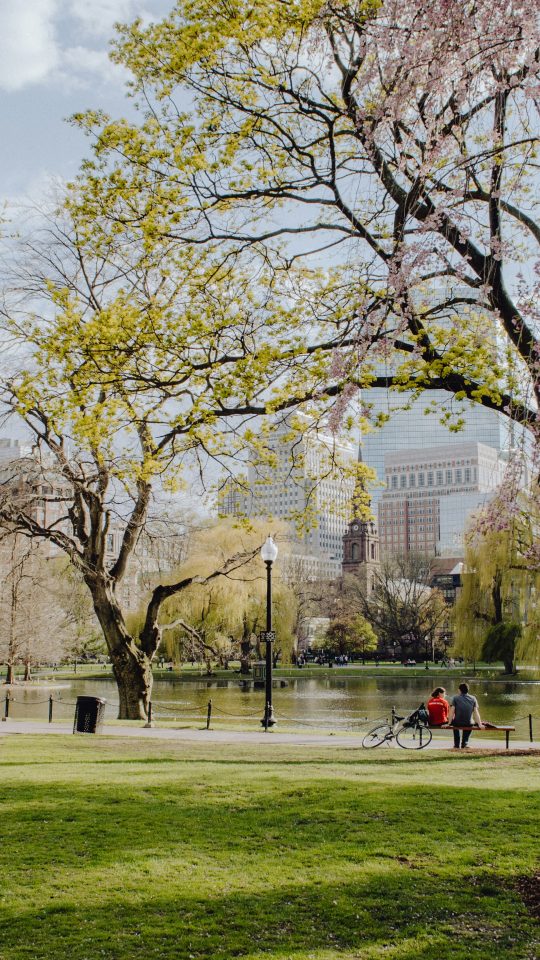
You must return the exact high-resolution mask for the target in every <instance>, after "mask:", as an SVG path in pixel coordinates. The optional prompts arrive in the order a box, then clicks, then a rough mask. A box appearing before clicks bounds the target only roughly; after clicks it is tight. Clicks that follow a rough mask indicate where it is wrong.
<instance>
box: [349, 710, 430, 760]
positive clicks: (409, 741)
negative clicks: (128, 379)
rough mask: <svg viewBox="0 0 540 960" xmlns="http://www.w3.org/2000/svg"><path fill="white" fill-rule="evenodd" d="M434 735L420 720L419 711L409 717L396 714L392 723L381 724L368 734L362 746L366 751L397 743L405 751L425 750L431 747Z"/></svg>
mask: <svg viewBox="0 0 540 960" xmlns="http://www.w3.org/2000/svg"><path fill="white" fill-rule="evenodd" d="M432 737H433V734H432V732H431V730H430V729H429V727H427V726H426V724H425V723H424V722H423V721H422V720H419V718H418V710H415V711H414V713H411V714H410V715H409V716H408V717H398V716H397V715H396V714H394V716H393V718H392V723H381V724H379V725H378V726H377V727H373V730H370V731H369V732H368V733H366V735H365V737H364V739H363V740H362V746H363V747H365V748H366V749H368V750H369V749H370V748H372V747H380V746H381V744H383V743H391V742H392V741H393V740H395V741H396V743H397V744H398V746H400V747H403V749H404V750H423V749H424V747H427V746H429V744H430V743H431V740H432Z"/></svg>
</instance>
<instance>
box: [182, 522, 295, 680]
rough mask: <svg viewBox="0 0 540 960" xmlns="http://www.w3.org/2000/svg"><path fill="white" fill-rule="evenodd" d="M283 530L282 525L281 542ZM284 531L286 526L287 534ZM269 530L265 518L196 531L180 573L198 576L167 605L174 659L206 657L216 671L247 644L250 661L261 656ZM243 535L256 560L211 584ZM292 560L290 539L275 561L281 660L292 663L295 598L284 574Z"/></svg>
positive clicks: (274, 610) (239, 656)
mask: <svg viewBox="0 0 540 960" xmlns="http://www.w3.org/2000/svg"><path fill="white" fill-rule="evenodd" d="M275 526H276V525H275V524H274V525H273V530H274V529H275ZM282 526H283V525H281V527H282ZM279 529H280V525H279V524H278V542H279V539H280V538H279ZM284 532H285V531H284V530H281V534H282V536H283V534H284ZM267 533H268V523H264V522H263V521H261V520H254V521H253V522H252V523H251V524H250V525H249V528H248V527H246V526H245V525H244V526H243V527H241V528H240V529H239V527H238V525H237V524H234V523H232V522H230V521H225V520H220V521H218V523H217V524H216V523H212V524H208V525H207V526H205V527H204V528H203V529H201V530H199V531H197V532H196V533H195V534H194V536H193V538H192V541H191V545H190V551H189V556H188V557H187V559H186V561H185V563H184V564H182V566H181V568H180V569H179V570H178V571H177V575H178V578H185V577H187V576H192V577H195V579H194V580H193V582H192V583H191V584H190V585H189V586H188V587H187V588H186V589H185V590H183V591H182V592H181V593H179V594H177V595H175V596H173V597H171V598H170V599H169V600H167V601H166V602H165V603H164V605H163V634H164V639H163V648H164V650H165V651H166V652H167V654H168V656H169V657H170V658H171V659H173V660H178V659H194V660H198V661H205V662H206V664H207V668H208V669H209V670H210V669H211V665H212V662H215V661H217V662H218V663H219V664H220V665H221V666H225V665H226V663H228V661H229V660H232V659H234V660H241V659H242V646H243V644H245V643H246V642H247V645H248V651H247V660H248V662H249V659H250V657H253V656H255V655H256V653H257V651H258V653H259V655H260V650H259V649H258V648H259V641H258V634H259V633H260V632H261V630H264V628H265V622H266V576H265V569H264V564H263V563H262V561H261V558H260V556H259V552H258V550H259V547H260V543H261V541H262V540H264V539H265V536H266V535H267ZM275 535H276V534H275V533H274V536H275ZM239 539H240V541H241V543H242V546H243V549H244V551H245V552H246V553H247V552H248V551H253V556H252V559H251V560H250V561H249V562H248V563H246V564H245V566H243V567H242V568H241V569H240V570H239V571H238V572H237V573H236V574H234V573H233V574H231V575H230V576H229V577H227V578H224V577H222V578H218V579H216V580H214V581H213V582H212V583H210V584H206V583H205V582H204V580H205V576H206V575H207V574H208V573H209V572H211V571H212V570H213V569H215V568H218V567H219V566H220V565H221V564H223V563H224V562H225V561H226V559H227V558H228V557H229V556H231V555H232V554H233V553H234V551H235V549H237V548H238V541H239ZM286 558H287V544H286V542H285V541H284V542H283V543H280V544H279V561H278V562H276V563H275V565H274V577H273V581H274V582H273V589H272V613H273V623H274V628H275V633H276V640H275V643H274V652H275V655H276V658H280V659H284V660H286V661H288V662H290V660H291V652H292V648H293V644H294V638H293V628H294V625H295V597H294V594H293V592H292V590H291V589H290V588H289V587H288V585H287V584H286V583H285V582H284V580H283V577H282V573H283V562H284V561H285V562H286Z"/></svg>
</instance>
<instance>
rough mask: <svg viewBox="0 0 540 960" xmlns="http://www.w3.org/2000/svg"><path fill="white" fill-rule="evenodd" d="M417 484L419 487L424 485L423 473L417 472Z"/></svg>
mask: <svg viewBox="0 0 540 960" xmlns="http://www.w3.org/2000/svg"><path fill="white" fill-rule="evenodd" d="M418 486H419V487H423V486H424V474H423V473H419V474H418Z"/></svg>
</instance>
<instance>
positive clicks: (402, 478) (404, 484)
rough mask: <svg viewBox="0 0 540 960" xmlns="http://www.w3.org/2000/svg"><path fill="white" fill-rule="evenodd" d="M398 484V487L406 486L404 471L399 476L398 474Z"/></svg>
mask: <svg viewBox="0 0 540 960" xmlns="http://www.w3.org/2000/svg"><path fill="white" fill-rule="evenodd" d="M399 485H400V487H406V486H407V477H406V476H405V474H404V473H402V474H401V476H400V478H399Z"/></svg>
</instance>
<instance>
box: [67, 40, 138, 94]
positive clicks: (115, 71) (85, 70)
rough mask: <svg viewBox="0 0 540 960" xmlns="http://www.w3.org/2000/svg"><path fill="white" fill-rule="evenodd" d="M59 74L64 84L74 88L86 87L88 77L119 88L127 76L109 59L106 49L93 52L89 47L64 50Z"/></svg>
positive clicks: (125, 71) (123, 70) (122, 68)
mask: <svg viewBox="0 0 540 960" xmlns="http://www.w3.org/2000/svg"><path fill="white" fill-rule="evenodd" d="M61 73H62V74H63V78H64V80H65V82H66V83H68V84H69V85H70V86H72V87H75V88H77V87H81V86H88V80H89V78H90V77H99V78H100V79H101V80H102V81H103V82H105V83H115V84H118V85H119V86H120V85H121V84H122V83H123V82H125V81H126V80H127V78H128V76H129V73H128V71H127V70H126V69H125V68H124V67H121V66H118V65H117V64H115V63H113V62H112V61H111V60H110V59H109V57H108V55H107V50H106V49H101V50H94V49H91V48H90V47H69V48H68V49H67V50H64V51H63V54H62V69H61Z"/></svg>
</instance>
